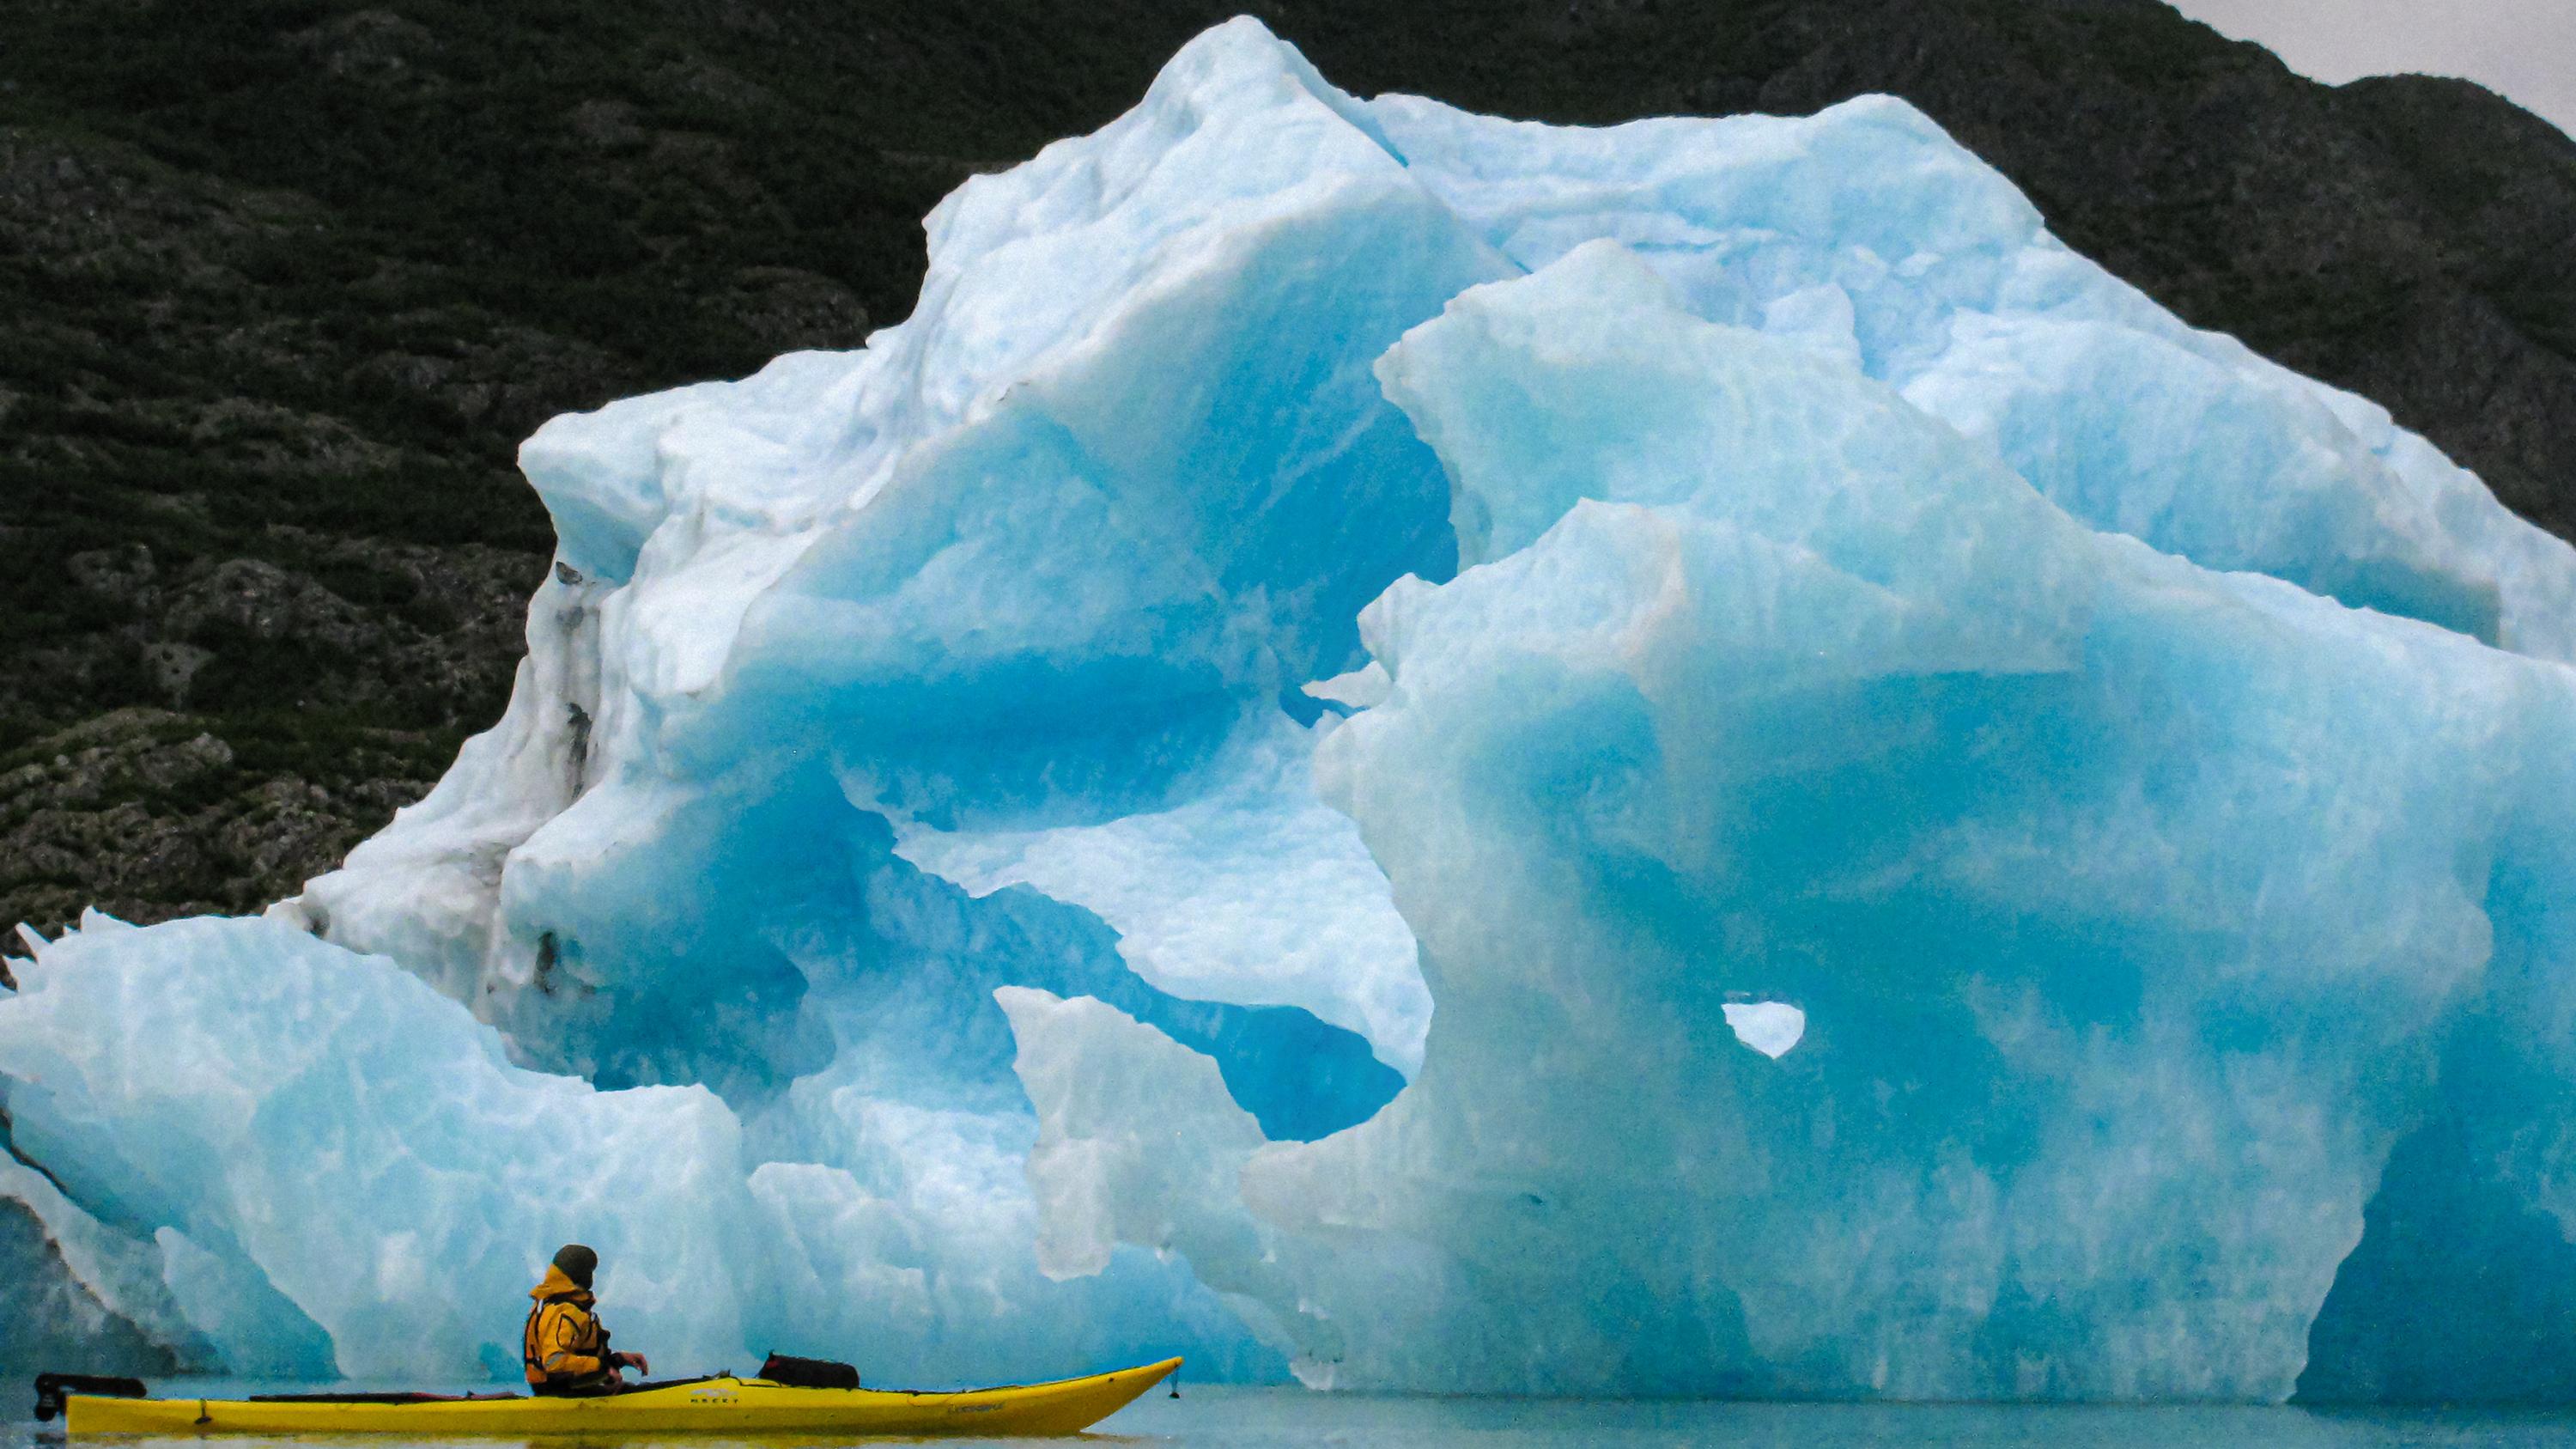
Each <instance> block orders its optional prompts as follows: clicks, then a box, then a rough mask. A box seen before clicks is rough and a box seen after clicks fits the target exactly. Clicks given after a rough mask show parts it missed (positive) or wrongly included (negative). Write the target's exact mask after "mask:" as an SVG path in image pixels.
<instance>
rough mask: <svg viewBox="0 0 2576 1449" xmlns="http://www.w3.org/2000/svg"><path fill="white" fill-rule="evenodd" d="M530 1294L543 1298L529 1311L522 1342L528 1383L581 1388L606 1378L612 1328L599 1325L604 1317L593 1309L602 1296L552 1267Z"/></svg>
mask: <svg viewBox="0 0 2576 1449" xmlns="http://www.w3.org/2000/svg"><path fill="white" fill-rule="evenodd" d="M528 1296H529V1297H530V1298H533V1299H535V1300H537V1306H536V1307H534V1308H531V1309H529V1310H528V1328H527V1335H526V1339H525V1342H524V1343H523V1345H522V1357H523V1358H524V1359H525V1361H526V1367H527V1373H528V1387H530V1388H533V1389H544V1388H555V1389H565V1388H580V1387H584V1386H586V1385H588V1384H590V1383H592V1382H595V1381H596V1380H598V1379H600V1378H602V1377H604V1376H605V1375H606V1374H607V1372H608V1330H606V1329H604V1328H602V1327H600V1326H599V1316H598V1315H597V1314H594V1313H592V1312H591V1311H590V1306H591V1304H593V1303H595V1302H597V1301H598V1300H597V1299H594V1298H592V1297H591V1296H590V1290H588V1289H586V1288H584V1287H582V1286H581V1285H580V1284H578V1283H575V1282H574V1281H572V1279H571V1278H569V1277H566V1276H565V1274H564V1270H563V1269H561V1268H556V1267H548V1268H547V1269H546V1279H545V1281H544V1282H542V1283H539V1284H538V1285H537V1286H536V1287H534V1288H531V1289H529V1290H528Z"/></svg>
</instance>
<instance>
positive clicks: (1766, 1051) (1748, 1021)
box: [1725, 1001, 1807, 1061]
mask: <svg viewBox="0 0 2576 1449" xmlns="http://www.w3.org/2000/svg"><path fill="white" fill-rule="evenodd" d="M1725 1009H1726V1024H1727V1026H1728V1027H1730V1028H1731V1029H1733V1031H1734V1032H1735V1039H1736V1040H1737V1041H1740V1042H1742V1043H1744V1044H1745V1045H1746V1046H1749V1047H1751V1048H1753V1049H1754V1050H1755V1051H1757V1052H1760V1053H1762V1055H1764V1056H1766V1057H1769V1058H1771V1059H1772V1060H1773V1061H1778V1060H1779V1059H1780V1058H1781V1057H1783V1056H1786V1055H1787V1054H1788V1051H1789V1048H1791V1047H1793V1046H1796V1045H1797V1044H1798V1038H1800V1037H1802V1036H1805V1035H1806V1034H1807V1013H1805V1012H1803V1011H1800V1010H1799V1009H1798V1008H1796V1007H1794V1006H1791V1005H1790V1004H1789V1003H1787V1002H1785V1001H1730V1002H1728V1003H1726V1008H1725Z"/></svg>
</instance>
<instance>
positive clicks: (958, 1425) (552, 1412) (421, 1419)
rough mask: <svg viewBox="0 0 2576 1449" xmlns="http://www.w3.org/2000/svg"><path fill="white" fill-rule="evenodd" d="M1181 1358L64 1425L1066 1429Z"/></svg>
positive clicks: (186, 1430) (257, 1401)
mask: <svg viewBox="0 0 2576 1449" xmlns="http://www.w3.org/2000/svg"><path fill="white" fill-rule="evenodd" d="M1180 1366H1181V1360H1179V1359H1177V1358H1171V1359H1165V1360H1163V1361H1162V1362H1160V1363H1152V1364H1142V1365H1138V1366H1137V1367H1134V1368H1124V1369H1116V1370H1112V1371H1111V1372H1108V1373H1102V1374H1090V1375H1086V1376H1084V1377H1081V1378H1071V1379H1058V1380H1055V1381H1053V1382H1051V1383H1039V1384H1010V1385H1002V1386H997V1387H991V1388H976V1389H956V1390H938V1389H870V1388H857V1389H809V1388H794V1387H790V1386H787V1385H784V1384H777V1383H772V1382H770V1381H769V1380H767V1379H758V1378H742V1377H738V1376H735V1375H730V1374H726V1375H718V1376H714V1377H710V1378H703V1379H677V1380H666V1381H663V1382H659V1383H652V1384H640V1385H637V1386H636V1387H634V1388H632V1389H628V1390H625V1391H624V1392H622V1393H615V1394H601V1395H594V1396H584V1397H531V1396H529V1395H525V1394H513V1393H499V1394H471V1395H447V1394H426V1393H351V1394H330V1393H322V1394H270V1395H263V1396H258V1397H253V1398H242V1399H200V1398H184V1399H148V1398H123V1397H108V1396H104V1395H94V1394H80V1393H74V1394H71V1395H69V1396H67V1397H66V1398H65V1399H64V1410H65V1424H64V1428H65V1431H66V1432H67V1433H69V1434H71V1435H74V1436H85V1435H95V1434H201V1435H202V1434H410V1435H415V1436H426V1437H432V1438H440V1437H445V1438H475V1437H490V1436H494V1435H507V1436H517V1435H550V1434H564V1435H590V1436H596V1435H618V1434H634V1435H643V1434H698V1433H712V1434H729V1435H738V1436H744V1435H759V1434H762V1433H837V1434H848V1435H868V1436H904V1437H932V1436H938V1435H943V1434H977V1435H1017V1434H1072V1433H1078V1432H1080V1431H1082V1430H1084V1429H1087V1428H1090V1427H1091V1426H1092V1425H1093V1424H1096V1423H1098V1422H1100V1421H1101V1420H1102V1419H1105V1418H1107V1417H1109V1416H1110V1415H1111V1414H1114V1413H1116V1412H1118V1411H1119V1410H1120V1409H1123V1408H1125V1407H1126V1406H1127V1405H1128V1404H1130V1403H1132V1402H1134V1401H1135V1400H1136V1399H1137V1398H1138V1397H1139V1396H1141V1395H1142V1394H1143V1393H1144V1392H1145V1391H1146V1390H1147V1389H1150V1388H1152V1387H1153V1386H1154V1385H1156V1384H1158V1383H1161V1382H1162V1381H1163V1380H1164V1379H1166V1378H1168V1377H1170V1376H1171V1374H1172V1373H1173V1371H1174V1370H1176V1369H1178V1368H1179V1367H1180Z"/></svg>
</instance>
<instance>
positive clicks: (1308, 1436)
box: [0, 1384, 2576, 1449]
mask: <svg viewBox="0 0 2576 1449" xmlns="http://www.w3.org/2000/svg"><path fill="white" fill-rule="evenodd" d="M156 1388H163V1389H165V1391H168V1390H176V1391H178V1392H190V1391H195V1392H206V1393H210V1394H211V1393H216V1392H236V1391H238V1386H233V1385H226V1386H224V1387H223V1388H222V1389H217V1388H215V1387H214V1386H211V1385H208V1386H198V1385H190V1386H189V1388H188V1389H185V1390H177V1389H176V1386H175V1385H171V1386H156ZM8 1412H10V1413H11V1414H12V1415H13V1418H12V1419H11V1421H9V1422H7V1423H5V1424H0V1449H63V1437H62V1426H61V1425H60V1424H59V1423H55V1424H47V1425H37V1424H34V1423H31V1422H28V1421H27V1420H26V1419H25V1418H24V1417H23V1415H24V1413H25V1410H24V1408H23V1407H15V1406H13V1407H11V1408H10V1409H9V1410H8ZM84 1442H87V1441H84ZM116 1442H117V1443H118V1444H119V1446H120V1449H147V1446H149V1445H151V1444H153V1443H156V1442H159V1441H154V1440H140V1439H136V1440H120V1441H116ZM170 1442H171V1443H173V1444H174V1445H175V1444H181V1443H184V1444H186V1445H189V1446H191V1449H195V1446H198V1445H200V1444H202V1443H203V1442H204V1441H200V1440H195V1439H188V1440H173V1441H170ZM221 1442H222V1443H223V1444H224V1445H225V1446H226V1449H234V1446H238V1449H258V1446H261V1445H269V1446H280V1449H282V1446H288V1445H292V1446H296V1449H317V1446H330V1449H399V1446H398V1445H397V1444H396V1443H395V1441H393V1440H390V1439H387V1438H381V1437H380V1438H334V1439H325V1438H320V1437H311V1438H299V1439H288V1440H253V1439H237V1438H228V1439H226V1440H223V1441H221ZM512 1442H516V1443H521V1444H524V1443H526V1442H527V1441H524V1440H521V1441H506V1440H502V1441H495V1440H485V1441H461V1440H444V1441H440V1444H439V1449H470V1446H471V1445H473V1444H475V1443H480V1444H482V1445H484V1446H486V1449H498V1446H500V1445H504V1444H509V1443H512ZM796 1442H797V1441H791V1440H785V1439H781V1440H764V1441H762V1442H761V1443H760V1444H759V1445H758V1446H757V1449H793V1446H794V1444H795V1443H796ZM812 1442H816V1443H821V1442H825V1441H820V1440H817V1441H812ZM938 1442H940V1443H942V1444H949V1445H961V1446H962V1445H971V1444H986V1445H998V1444H1011V1445H1025V1446H1032V1449H1033V1446H1038V1445H1066V1444H1089V1445H1094V1446H1100V1449H1110V1446H1135V1449H1167V1446H1168V1449H1291V1446H1296V1449H1304V1446H1309V1445H1317V1446H1321V1445H1337V1446H1338V1445H1348V1446H1354V1449H1357V1446H1369V1449H1376V1446H1385V1449H1666V1446H1701V1445H1709V1446H1717V1449H1833V1446H1838V1445H1855V1446H1873V1449H1874V1446H1880V1445H1885V1446H1891V1449H1893V1446H1917V1445H1920V1446H1929V1449H2174V1446H2200V1445H2218V1446H2225V1445H2283V1446H2289V1449H2398V1446H2408V1449H2418V1446H2420V1449H2436V1446H2443V1449H2447V1446H2470V1445H2477V1446H2488V1445H2494V1446H2502V1449H2542V1446H2550V1449H2556V1446H2566V1449H2576V1413H2569V1412H2549V1413H2519V1412H2498V1413H2462V1412H2404V1413H2398V1412H2348V1411H2341V1410H2337V1411H2311V1410H2307V1409H2239V1408H2056V1407H2022V1406H2001V1405H1983V1404H1894V1405H1887V1404H1870V1405H1862V1404H1732V1403H1652V1402H1635V1401H1563V1400H1527V1399H1425V1398H1379V1397H1370V1396H1362V1395H1355V1394H1310V1393H1307V1392H1305V1391H1304V1390H1301V1389H1294V1388H1229V1387H1219V1386H1210V1387H1204V1388H1201V1387H1195V1386H1192V1385H1188V1384H1184V1385H1182V1387H1181V1397H1180V1398H1178V1399H1169V1398H1165V1397H1163V1395H1162V1394H1161V1392H1160V1391H1157V1392H1156V1393H1155V1394H1153V1395H1152V1396H1150V1397H1148V1398H1145V1399H1141V1400H1139V1401H1137V1402H1136V1403H1135V1404H1133V1405H1131V1406H1130V1407H1128V1408H1127V1409H1125V1410H1123V1411H1121V1412H1120V1413H1118V1414H1117V1415H1116V1416H1114V1417H1112V1418H1111V1419H1109V1420H1108V1421H1107V1422H1106V1423H1104V1424H1102V1425H1101V1427H1100V1428H1099V1429H1098V1430H1096V1431H1094V1432H1093V1433H1091V1434H1088V1435H1084V1436H1081V1437H1080V1438H1077V1439H1071V1440H1067V1439H1008V1440H1002V1439H974V1440H962V1439H948V1440H941V1441H938ZM662 1443H663V1444H664V1445H667V1446H669V1449H729V1446H728V1445H727V1443H726V1441H722V1440H716V1439H704V1438H701V1439H674V1440H666V1441H662ZM624 1445H633V1446H635V1449H654V1446H652V1445H651V1444H649V1443H648V1442H647V1441H622V1444H621V1449H623V1446H624Z"/></svg>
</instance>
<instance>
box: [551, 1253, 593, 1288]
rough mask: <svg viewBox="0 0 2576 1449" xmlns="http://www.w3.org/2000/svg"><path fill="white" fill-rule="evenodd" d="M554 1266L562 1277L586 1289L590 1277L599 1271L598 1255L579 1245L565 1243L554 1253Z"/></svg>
mask: <svg viewBox="0 0 2576 1449" xmlns="http://www.w3.org/2000/svg"><path fill="white" fill-rule="evenodd" d="M555 1266H556V1267H558V1268H561V1269H563V1271H564V1276H565V1277H567V1278H570V1279H571V1280H572V1281H573V1282H575V1283H578V1284H580V1285H581V1286H582V1287H584V1288H587V1287H589V1286H590V1275H591V1274H593V1273H596V1272H598V1271H599V1255H598V1254H597V1253H594V1252H592V1251H591V1250H590V1249H588V1248H585V1247H583V1246H582V1245H581V1244H579V1243H566V1244H564V1245H563V1247H562V1248H561V1249H559V1250H557V1251H556V1253H555Z"/></svg>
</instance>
